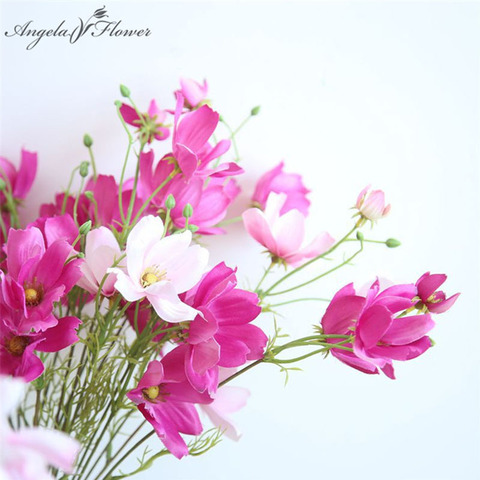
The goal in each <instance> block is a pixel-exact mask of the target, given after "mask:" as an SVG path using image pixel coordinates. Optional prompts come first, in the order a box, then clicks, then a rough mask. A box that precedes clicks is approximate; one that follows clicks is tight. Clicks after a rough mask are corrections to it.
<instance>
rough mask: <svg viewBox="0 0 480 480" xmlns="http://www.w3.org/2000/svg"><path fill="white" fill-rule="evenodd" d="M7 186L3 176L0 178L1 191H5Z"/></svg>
mask: <svg viewBox="0 0 480 480" xmlns="http://www.w3.org/2000/svg"><path fill="white" fill-rule="evenodd" d="M6 188H7V184H6V183H5V180H4V179H3V178H0V192H3V191H4V190H5V189H6Z"/></svg>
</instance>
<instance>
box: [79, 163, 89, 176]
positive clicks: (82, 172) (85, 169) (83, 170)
mask: <svg viewBox="0 0 480 480" xmlns="http://www.w3.org/2000/svg"><path fill="white" fill-rule="evenodd" d="M88 165H89V163H88V162H82V163H81V164H80V175H81V176H82V177H83V178H85V177H86V176H88Z"/></svg>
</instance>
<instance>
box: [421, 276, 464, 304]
mask: <svg viewBox="0 0 480 480" xmlns="http://www.w3.org/2000/svg"><path fill="white" fill-rule="evenodd" d="M446 279H447V276H446V275H445V274H443V273H435V274H430V272H427V273H424V274H423V275H422V276H421V277H420V278H419V279H418V280H417V283H416V286H417V289H418V296H419V297H420V300H421V302H422V304H423V305H424V306H425V307H426V308H427V310H428V311H429V312H431V313H443V312H446V311H447V310H448V309H449V308H450V307H452V305H453V304H454V303H455V302H456V301H457V298H458V296H459V295H460V294H459V293H456V294H455V295H452V296H451V297H450V298H447V296H446V295H445V293H444V292H442V291H437V288H438V287H440V286H441V285H443V283H444V282H445V280H446ZM423 305H420V306H423Z"/></svg>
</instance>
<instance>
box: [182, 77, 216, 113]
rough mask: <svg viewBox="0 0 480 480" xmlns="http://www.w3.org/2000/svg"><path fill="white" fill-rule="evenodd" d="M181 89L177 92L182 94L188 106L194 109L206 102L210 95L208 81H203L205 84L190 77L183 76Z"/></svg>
mask: <svg viewBox="0 0 480 480" xmlns="http://www.w3.org/2000/svg"><path fill="white" fill-rule="evenodd" d="M180 87H181V88H180V90H177V91H176V92H175V93H176V94H177V96H178V94H179V93H180V94H182V95H183V97H184V98H185V100H186V105H185V106H186V107H187V108H189V109H194V108H195V107H198V105H199V104H200V103H202V102H204V101H205V100H206V99H207V95H208V85H207V81H206V80H204V81H203V85H201V84H200V83H198V82H196V81H195V80H191V79H190V78H181V79H180Z"/></svg>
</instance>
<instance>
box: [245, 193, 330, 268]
mask: <svg viewBox="0 0 480 480" xmlns="http://www.w3.org/2000/svg"><path fill="white" fill-rule="evenodd" d="M286 201H287V195H286V194H285V193H280V194H277V193H271V194H270V195H269V196H268V199H267V204H266V206H265V210H264V211H263V212H262V211H261V210H260V209H259V208H250V209H248V210H246V211H245V212H243V215H242V217H243V223H244V225H245V228H246V230H247V232H248V233H249V234H250V236H252V237H253V238H254V239H255V240H256V241H257V242H258V243H260V244H261V245H263V246H264V247H266V248H267V250H268V251H269V252H270V253H271V254H272V256H273V257H274V258H277V259H278V258H279V259H282V260H283V261H285V263H287V264H288V265H292V266H298V265H301V264H302V263H304V262H305V261H306V260H308V259H310V258H314V257H317V256H318V255H321V254H322V253H324V252H326V251H327V250H328V249H329V248H330V247H331V246H332V245H333V244H334V242H335V240H334V239H333V238H332V237H331V236H330V235H329V234H328V233H326V232H324V233H321V234H320V235H318V236H317V237H316V238H315V239H314V240H313V241H312V242H311V243H309V244H308V245H306V246H304V247H302V243H303V239H304V236H305V217H304V216H303V215H302V214H301V213H300V212H299V211H298V210H290V211H288V212H287V213H285V214H284V215H281V213H280V212H281V211H282V208H283V206H284V205H285V202H286Z"/></svg>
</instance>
